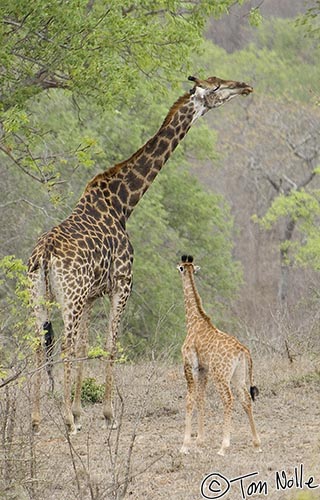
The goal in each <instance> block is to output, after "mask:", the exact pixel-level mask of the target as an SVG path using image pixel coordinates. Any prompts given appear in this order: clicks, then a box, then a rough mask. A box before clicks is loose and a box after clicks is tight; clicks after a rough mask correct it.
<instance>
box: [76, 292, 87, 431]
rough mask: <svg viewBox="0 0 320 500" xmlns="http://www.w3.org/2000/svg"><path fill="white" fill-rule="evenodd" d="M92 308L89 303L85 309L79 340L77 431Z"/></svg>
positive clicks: (77, 428)
mask: <svg viewBox="0 0 320 500" xmlns="http://www.w3.org/2000/svg"><path fill="white" fill-rule="evenodd" d="M91 308H92V301H88V302H87V304H86V305H85V307H84V310H83V313H82V316H81V321H80V325H79V337H78V339H77V348H76V356H77V358H78V359H77V370H76V379H75V390H74V398H73V403H72V413H73V418H74V425H75V428H76V430H77V431H79V430H81V423H80V417H81V389H82V381H83V370H84V362H85V358H86V356H87V354H88V328H89V321H90V311H91Z"/></svg>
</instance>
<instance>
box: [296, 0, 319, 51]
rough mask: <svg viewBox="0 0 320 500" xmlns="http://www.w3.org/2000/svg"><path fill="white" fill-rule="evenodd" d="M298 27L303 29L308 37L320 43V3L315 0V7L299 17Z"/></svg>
mask: <svg viewBox="0 0 320 500" xmlns="http://www.w3.org/2000/svg"><path fill="white" fill-rule="evenodd" d="M296 25H297V26H299V27H302V28H303V29H304V30H305V33H306V34H307V35H308V37H310V38H312V39H314V40H315V41H316V42H317V44H318V45H319V43H320V1H319V0H315V2H314V5H313V6H312V7H310V8H309V9H307V11H306V12H305V13H304V14H303V15H301V16H299V17H298V19H297V20H296Z"/></svg>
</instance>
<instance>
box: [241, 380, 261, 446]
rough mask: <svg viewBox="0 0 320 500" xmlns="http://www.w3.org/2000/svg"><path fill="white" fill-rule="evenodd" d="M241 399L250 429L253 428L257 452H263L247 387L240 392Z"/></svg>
mask: <svg viewBox="0 0 320 500" xmlns="http://www.w3.org/2000/svg"><path fill="white" fill-rule="evenodd" d="M240 397H241V404H242V407H243V409H244V411H245V412H246V414H247V416H248V419H249V423H250V428H251V432H252V441H253V446H254V447H255V449H256V451H261V448H260V444H261V441H260V437H259V435H258V433H257V429H256V425H255V421H254V418H253V412H252V402H251V396H250V394H249V392H248V389H247V388H246V386H243V387H242V391H241V392H240Z"/></svg>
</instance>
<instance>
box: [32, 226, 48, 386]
mask: <svg viewBox="0 0 320 500" xmlns="http://www.w3.org/2000/svg"><path fill="white" fill-rule="evenodd" d="M38 245H39V246H40V247H42V251H41V253H40V254H39V255H35V256H33V255H31V257H30V260H29V263H28V267H29V269H28V275H29V277H30V278H31V281H34V280H33V273H39V278H37V279H36V281H38V280H39V281H38V283H39V286H38V288H37V290H38V291H37V293H38V297H37V300H38V301H39V302H42V306H41V308H42V310H44V311H45V317H46V321H45V322H44V323H43V324H42V330H43V335H44V337H43V339H44V342H43V344H44V350H45V357H46V371H47V374H48V377H49V381H50V389H51V391H52V392H53V390H54V379H53V373H52V368H53V349H54V332H53V328H52V323H51V321H50V320H49V316H50V315H49V310H48V304H49V302H50V298H51V290H50V277H49V268H48V265H49V261H50V249H49V245H48V240H47V235H46V234H44V235H42V237H40V238H39V241H38ZM33 257H34V258H33ZM42 321H43V316H42Z"/></svg>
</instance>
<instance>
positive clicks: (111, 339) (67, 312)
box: [28, 77, 252, 433]
mask: <svg viewBox="0 0 320 500" xmlns="http://www.w3.org/2000/svg"><path fill="white" fill-rule="evenodd" d="M189 80H191V81H193V82H194V87H193V88H192V89H191V90H190V91H189V92H187V93H186V94H184V95H183V96H182V97H180V98H179V99H178V100H177V101H176V102H175V103H174V105H173V106H172V107H171V109H170V111H169V113H168V115H167V116H166V118H165V120H164V121H163V123H162V125H161V127H160V128H159V130H158V132H157V133H156V134H155V135H154V136H153V137H151V139H149V140H148V141H147V142H146V144H144V146H142V147H141V148H140V149H138V151H136V152H135V153H134V154H133V155H132V156H131V157H130V158H129V159H128V160H126V161H123V162H121V163H119V164H117V165H115V166H114V167H112V168H110V169H109V170H106V171H105V172H102V173H101V174H98V175H97V176H96V177H94V178H93V179H92V180H91V181H90V182H89V183H88V185H87V186H86V188H85V190H84V193H83V195H82V196H81V198H80V200H79V202H78V204H77V205H76V207H75V209H74V210H73V212H72V213H71V215H70V216H69V217H68V218H67V219H66V220H64V221H63V222H61V224H59V225H58V226H55V227H54V228H52V229H51V230H50V231H48V232H47V233H45V234H44V235H42V236H41V237H40V239H39V240H38V243H37V245H36V247H35V249H34V250H33V252H32V255H31V257H30V259H29V264H28V274H29V277H30V279H31V284H32V286H31V291H32V298H33V308H34V313H35V316H36V327H37V336H38V338H39V342H38V347H37V350H36V354H37V367H38V368H40V367H41V366H42V363H43V354H42V347H41V344H42V342H41V340H42V339H44V341H45V344H46V346H47V348H49V350H50V349H51V347H52V346H51V344H52V338H51V332H52V328H51V324H50V318H49V317H48V310H47V308H46V306H45V301H46V300H47V299H50V300H54V301H55V302H57V303H58V304H59V305H60V307H61V312H62V317H63V322H64V337H63V342H62V357H63V360H64V410H65V422H66V425H67V427H68V430H69V432H71V433H74V432H76V429H77V428H80V424H79V418H80V412H81V403H80V395H81V384H82V363H81V362H79V361H78V364H77V377H76V388H75V396H74V402H73V405H71V383H72V380H71V369H72V359H73V358H74V357H75V354H77V357H78V358H83V357H85V355H86V351H87V337H88V335H87V331H88V322H89V314H90V309H91V306H92V303H93V301H94V300H95V299H96V298H98V297H100V296H102V295H105V294H107V295H108V297H109V300H110V316H109V324H108V329H107V335H106V342H105V349H106V351H107V352H108V353H109V358H108V359H107V362H106V389H105V398H104V407H103V413H104V416H105V418H106V420H107V421H108V422H112V420H113V408H112V397H111V396H112V394H111V393H112V383H113V381H112V371H113V363H114V359H115V355H116V339H117V334H118V327H119V322H120V319H121V315H122V313H123V311H124V308H125V305H126V303H127V300H128V298H129V295H130V291H131V285H132V262H133V248H132V246H131V243H130V240H129V237H128V235H127V232H126V221H127V219H128V217H129V216H130V214H131V212H132V210H133V209H134V207H135V206H136V204H137V203H138V202H139V200H140V198H141V197H142V196H143V194H144V193H145V192H146V190H147V189H148V187H149V186H150V185H151V183H152V182H153V180H154V178H155V177H156V175H157V174H158V172H159V171H160V169H161V167H162V166H163V165H164V163H165V162H166V161H167V160H168V158H169V156H170V155H171V153H172V152H173V151H174V149H175V148H176V147H177V145H178V144H179V142H180V141H181V140H182V139H183V138H184V136H185V135H186V133H187V132H188V130H189V129H190V127H191V125H192V124H193V123H194V122H195V121H196V120H197V118H199V117H200V116H202V115H204V114H205V113H206V112H207V111H209V110H210V109H212V108H216V107H219V106H221V105H222V104H224V103H225V102H227V101H229V100H230V99H232V98H233V97H236V96H237V95H247V94H249V93H250V92H252V88H251V87H250V86H249V85H247V84H246V83H240V82H235V81H225V80H221V79H219V78H216V77H210V78H208V79H207V80H199V79H197V78H195V77H189ZM44 299H45V300H44ZM48 371H49V375H50V376H51V377H52V374H51V370H50V369H49V370H48ZM34 379H35V380H34V384H33V386H34V390H33V412H32V423H33V428H34V431H35V432H38V431H39V424H40V383H41V370H40V369H39V370H38V371H37V372H36V374H35V375H34ZM52 381H53V379H52Z"/></svg>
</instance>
